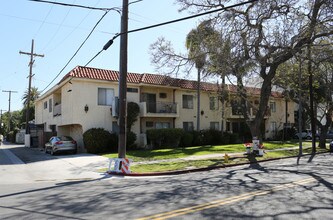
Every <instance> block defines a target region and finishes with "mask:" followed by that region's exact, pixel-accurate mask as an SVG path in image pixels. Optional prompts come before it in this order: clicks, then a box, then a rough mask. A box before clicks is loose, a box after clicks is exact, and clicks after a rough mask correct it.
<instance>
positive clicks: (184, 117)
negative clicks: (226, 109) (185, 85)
mask: <svg viewBox="0 0 333 220" xmlns="http://www.w3.org/2000/svg"><path fill="white" fill-rule="evenodd" d="M175 94H176V95H175V96H176V102H177V103H178V105H179V115H180V117H179V118H176V120H175V126H176V127H177V128H183V122H193V125H194V130H197V106H198V105H197V103H198V99H197V93H196V91H186V90H177V91H176V93H175ZM183 95H192V96H193V109H184V108H183ZM210 97H216V93H209V92H201V94H200V129H201V130H202V129H209V128H210V122H218V123H219V127H220V128H221V123H222V117H221V115H222V110H221V109H222V105H221V103H218V108H217V109H216V110H210V100H209V98H210ZM201 111H203V114H201Z"/></svg>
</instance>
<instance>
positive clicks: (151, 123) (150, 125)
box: [146, 121, 154, 128]
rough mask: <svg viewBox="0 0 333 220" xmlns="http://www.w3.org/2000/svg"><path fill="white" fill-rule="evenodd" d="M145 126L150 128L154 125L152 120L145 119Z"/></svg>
mask: <svg viewBox="0 0 333 220" xmlns="http://www.w3.org/2000/svg"><path fill="white" fill-rule="evenodd" d="M146 127H147V128H152V127H154V122H152V121H146Z"/></svg>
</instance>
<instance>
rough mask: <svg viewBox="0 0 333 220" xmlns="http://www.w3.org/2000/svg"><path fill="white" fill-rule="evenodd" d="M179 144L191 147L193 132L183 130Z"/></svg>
mask: <svg viewBox="0 0 333 220" xmlns="http://www.w3.org/2000/svg"><path fill="white" fill-rule="evenodd" d="M180 143H181V144H180V146H182V147H191V146H193V133H191V132H185V133H184V134H183V136H182V138H181V140H180Z"/></svg>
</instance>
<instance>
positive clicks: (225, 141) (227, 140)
mask: <svg viewBox="0 0 333 220" xmlns="http://www.w3.org/2000/svg"><path fill="white" fill-rule="evenodd" d="M229 143H230V134H229V133H228V132H223V134H222V136H221V144H222V145H227V144H229Z"/></svg>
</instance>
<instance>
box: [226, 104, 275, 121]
mask: <svg viewBox="0 0 333 220" xmlns="http://www.w3.org/2000/svg"><path fill="white" fill-rule="evenodd" d="M257 111H258V110H257V109H255V108H250V112H249V113H250V118H254V117H255V115H256V114H257ZM225 116H226V117H227V118H243V112H242V109H241V107H239V106H236V107H227V108H226V111H225ZM269 116H271V111H270V110H269V109H267V110H266V112H265V116H264V117H265V118H268V117H269Z"/></svg>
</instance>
